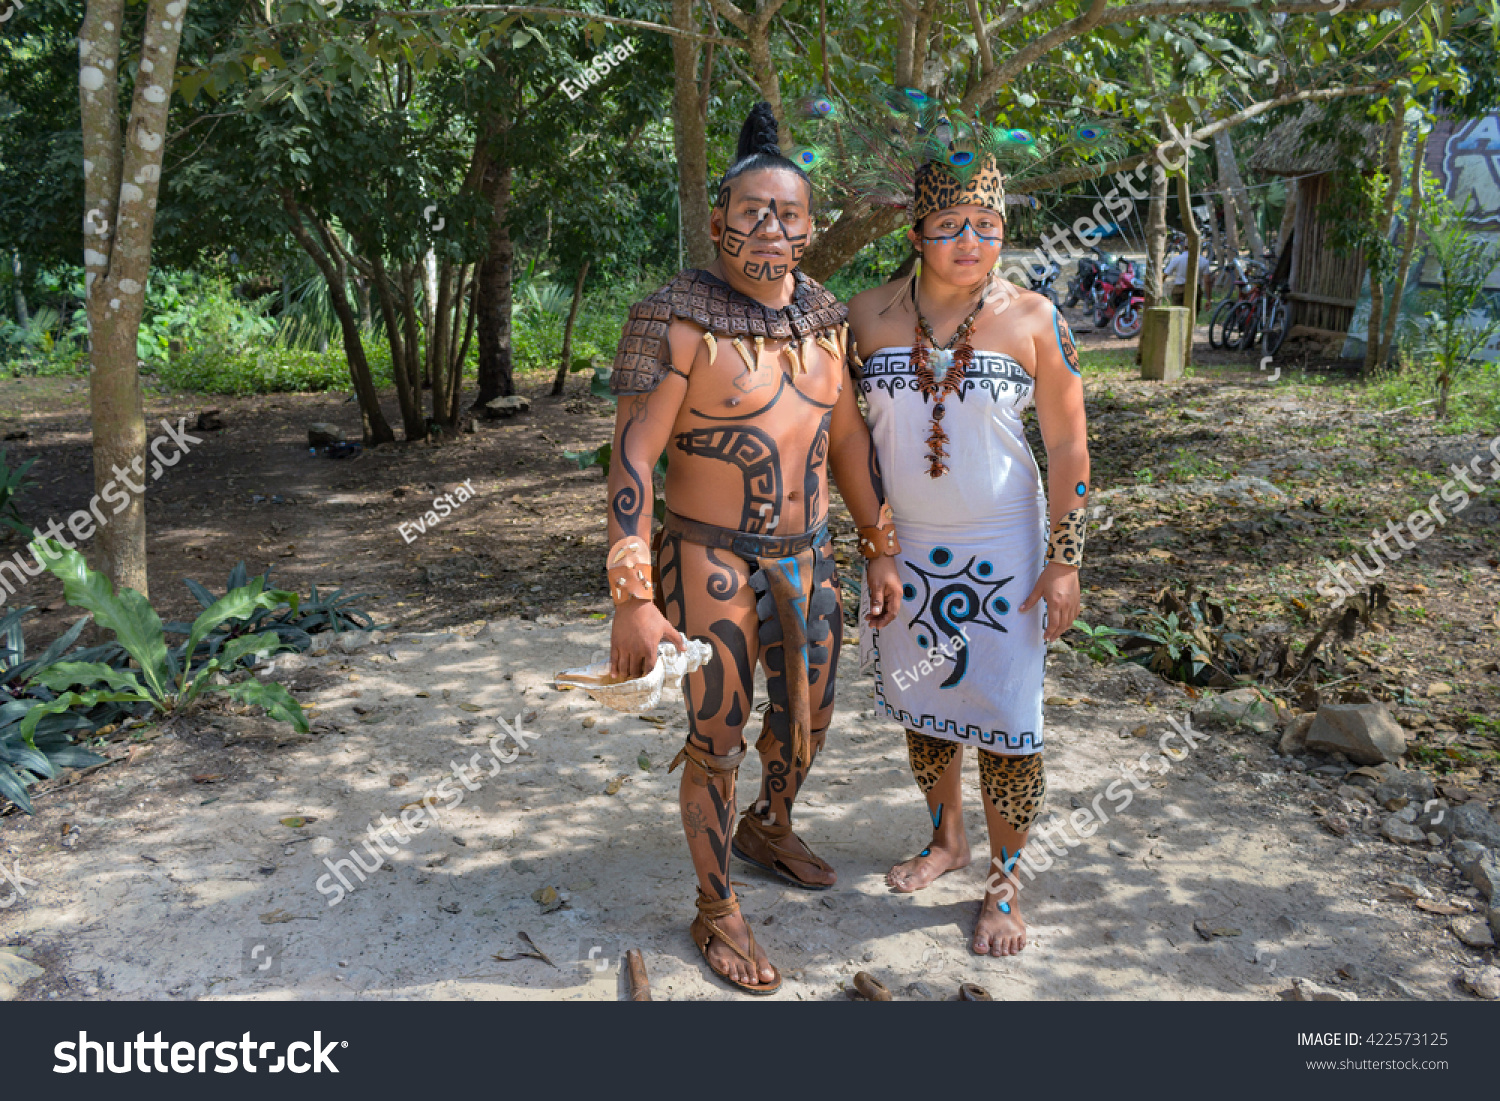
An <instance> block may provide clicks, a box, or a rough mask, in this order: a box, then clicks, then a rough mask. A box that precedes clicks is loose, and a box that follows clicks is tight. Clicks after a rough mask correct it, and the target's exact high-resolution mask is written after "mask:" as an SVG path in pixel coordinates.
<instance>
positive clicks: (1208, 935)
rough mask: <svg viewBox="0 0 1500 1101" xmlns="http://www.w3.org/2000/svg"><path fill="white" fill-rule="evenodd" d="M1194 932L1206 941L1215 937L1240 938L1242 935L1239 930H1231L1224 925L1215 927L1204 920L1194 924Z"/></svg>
mask: <svg viewBox="0 0 1500 1101" xmlns="http://www.w3.org/2000/svg"><path fill="white" fill-rule="evenodd" d="M1193 932H1195V933H1197V934H1198V935H1199V936H1200V937H1202V938H1203V939H1204V940H1213V939H1214V937H1238V936H1241V935H1242V934H1241V932H1240V930H1238V929H1231V928H1229V927H1227V926H1223V925H1213V924H1211V923H1210V922H1207V921H1204V920H1203V919H1202V918H1200V919H1199V920H1197V921H1195V922H1193Z"/></svg>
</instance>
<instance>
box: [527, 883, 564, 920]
mask: <svg viewBox="0 0 1500 1101" xmlns="http://www.w3.org/2000/svg"><path fill="white" fill-rule="evenodd" d="M531 897H532V900H533V901H535V902H539V903H541V906H542V913H544V914H550V913H552V911H553V910H561V909H562V906H563V901H562V899H560V898H559V897H558V896H557V888H556V887H540V888H538V889H537V890H535V891H533V892H532V893H531Z"/></svg>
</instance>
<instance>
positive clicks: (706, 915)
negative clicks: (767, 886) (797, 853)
mask: <svg viewBox="0 0 1500 1101" xmlns="http://www.w3.org/2000/svg"><path fill="white" fill-rule="evenodd" d="M739 911H740V900H739V898H738V896H736V895H730V896H729V897H728V898H714V897H712V896H711V895H707V894H704V893H703V888H701V887H700V888H698V916H697V917H696V918H695V919H694V920H693V924H692V925H690V926H689V927H688V935H689V936H691V937H692V938H693V943H694V944H695V945H697V946H698V951H699V952H701V953H703V962H704V963H706V964H708V969H709V970H710V971H712V972H713V973H714V974H715V975H717V976H719V978H721V979H723V980H724V981H725V982H727V983H728V984H729V985H730V986H732V987H735V988H736V989H738V990H743V991H744V992H745V993H746V994H774V993H776V991H778V990H780V989H781V972H780V971H777V970H776V968H775V966H774V965H773V966H772V967H771V971H772V972H773V973H774V974H775V975H776V977H775V978H774V979H772V980H771V981H770V982H765V983H746V982H740V981H738V980H737V979H734V978H731V977H730V975H729V974H728V973H727V972H725V971H720V970H719V969H718V968H717V967H715V966H714V965H713V961H712V960H710V959H709V958H708V946H709V945H710V944H712V943H713V942H714V938H715V937H718V938H719V939H720V940H721V941H723V942H724V943H725V944H727V945H729V949H730V951H732V952H733V953H734V954H735V955H737V956H739V957H740V959H742V960H744V961H745V962H746V963H748V964H749V965H750V968H751V970H752V971H755V972H757V973H759V971H760V964H758V963H756V961H755V930H754V929H751V928H750V923H749V922H746V923H745V932H746V933H748V934H749V936H750V951H749V952H746V951H745V950H744V949H743V948H741V947H740V946H739V945H738V944H736V943H735V942H734V939H733V938H732V937H730V936H729V934H728V933H726V932H724V930H723V929H721V928H719V926H718V923H717V921H716V920H715V919H716V918H722V917H727V916H729V915H730V914H737V913H739Z"/></svg>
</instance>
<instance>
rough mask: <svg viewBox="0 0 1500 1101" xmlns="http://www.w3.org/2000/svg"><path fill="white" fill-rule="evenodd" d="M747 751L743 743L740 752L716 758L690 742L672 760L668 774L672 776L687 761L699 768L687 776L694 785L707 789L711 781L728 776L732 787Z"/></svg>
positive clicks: (690, 771)
mask: <svg viewBox="0 0 1500 1101" xmlns="http://www.w3.org/2000/svg"><path fill="white" fill-rule="evenodd" d="M745 751H746V749H745V743H744V742H741V743H740V748H739V750H738V752H735V753H726V754H723V755H721V756H715V755H714V754H712V753H710V752H708V751H707V750H706V749H700V748H699V747H697V746H695V745H694V744H693V743H692V742H691V741H688V742H687V743H686V744H685V745H683V747H682V749H680V750H679V751H678V753H677V756H676V757H674V758H672V764H671V766H670V767H669V768H668V769H667V772H668V773H669V774H670V773H672V772H675V771H677V766H678V765H680V764H682V763H683V762H684V761H685V762H687V764H689V765H692V766H695V767H696V768H697V772H693V771H692V769H689V770H688V772H687V775H689V776H692V777H693V781H694V783H697V784H701V785H702V786H704V787H707V786H708V785H709V783H710V782H711V781H713V780H717V779H718V778H719V777H720V776H728V777H729V783H730V786H731V787H732V786H733V785H734V780H735V775H736V773H738V772H739V770H740V762H741V761H743V760H744V759H745Z"/></svg>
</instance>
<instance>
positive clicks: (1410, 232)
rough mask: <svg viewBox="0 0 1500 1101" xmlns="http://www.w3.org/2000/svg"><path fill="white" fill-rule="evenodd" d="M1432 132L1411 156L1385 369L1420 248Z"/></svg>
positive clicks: (1384, 340) (1421, 137) (1383, 342)
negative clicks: (1414, 256)
mask: <svg viewBox="0 0 1500 1101" xmlns="http://www.w3.org/2000/svg"><path fill="white" fill-rule="evenodd" d="M1429 133H1430V131H1426V130H1424V131H1422V132H1421V133H1420V134H1418V135H1417V142H1416V147H1415V148H1414V149H1413V150H1412V154H1411V206H1409V207H1408V208H1407V211H1406V239H1405V241H1403V242H1402V245H1401V262H1400V263H1399V264H1397V265H1396V282H1395V284H1394V286H1395V290H1394V291H1392V292H1391V293H1392V298H1391V305H1390V309H1388V310H1387V311H1386V315H1385V334H1384V335H1383V336H1382V337H1381V339H1380V357H1379V359H1378V360H1377V361H1376V362H1377V364H1378V365H1380V366H1382V367H1389V366H1390V364H1391V351H1392V349H1393V348H1394V347H1395V345H1396V322H1397V320H1398V319H1399V318H1400V316H1401V299H1402V296H1403V292H1404V291H1405V290H1406V280H1407V276H1408V275H1409V274H1410V273H1411V257H1412V253H1413V252H1414V251H1415V250H1416V247H1417V223H1418V221H1419V220H1420V219H1421V217H1422V177H1423V175H1424V174H1425V171H1424V165H1423V164H1422V162H1423V160H1425V159H1426V157H1427V136H1428V134H1429Z"/></svg>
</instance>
